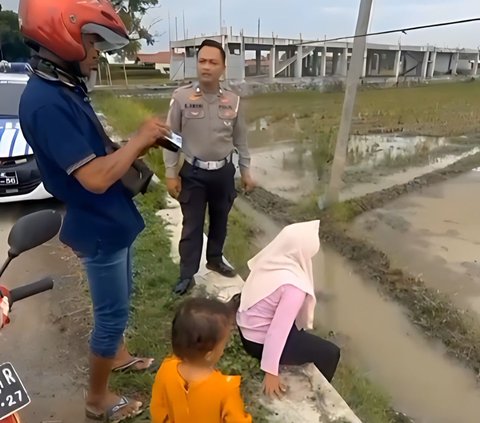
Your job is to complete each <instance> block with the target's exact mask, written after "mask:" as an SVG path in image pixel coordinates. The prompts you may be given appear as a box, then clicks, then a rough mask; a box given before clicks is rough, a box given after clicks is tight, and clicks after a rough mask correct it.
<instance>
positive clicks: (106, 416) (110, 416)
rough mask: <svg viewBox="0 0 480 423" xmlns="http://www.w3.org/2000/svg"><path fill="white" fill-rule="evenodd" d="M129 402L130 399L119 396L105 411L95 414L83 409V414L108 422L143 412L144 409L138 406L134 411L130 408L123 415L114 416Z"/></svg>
mask: <svg viewBox="0 0 480 423" xmlns="http://www.w3.org/2000/svg"><path fill="white" fill-rule="evenodd" d="M130 403H131V400H129V399H128V398H127V397H121V398H120V401H118V402H117V403H116V404H115V405H114V406H112V407H110V408H109V409H108V410H106V411H105V412H103V413H100V414H97V413H94V412H92V411H90V410H88V409H85V415H86V416H87V418H89V419H92V420H97V421H103V422H108V423H119V422H122V421H124V420H127V419H130V418H132V417H136V416H139V415H140V414H142V413H143V411H144V410H143V408H140V409H138V410H135V411H133V410H132V411H131V412H130V413H129V414H127V415H125V416H119V417H115V415H116V414H118V412H119V411H121V410H122V409H124V408H125V407H128V406H129V405H130Z"/></svg>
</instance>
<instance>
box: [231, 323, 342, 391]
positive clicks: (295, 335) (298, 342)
mask: <svg viewBox="0 0 480 423" xmlns="http://www.w3.org/2000/svg"><path fill="white" fill-rule="evenodd" d="M240 337H241V339H242V344H243V347H244V348H245V351H246V352H247V354H249V355H251V356H252V357H255V358H256V359H258V360H261V359H262V353H263V345H262V344H257V343H255V342H252V341H249V340H248V339H245V338H244V337H243V335H242V332H241V331H240ZM339 360H340V348H338V347H337V346H336V345H335V344H333V343H332V342H330V341H326V340H325V339H322V338H320V337H319V336H315V335H312V334H311V333H308V332H305V331H303V330H301V331H300V330H298V329H297V327H296V326H295V325H294V326H293V327H292V330H291V331H290V334H289V335H288V338H287V342H286V343H285V348H284V349H283V353H282V356H281V357H280V364H283V365H295V366H299V365H302V364H307V363H313V364H315V366H316V367H317V369H318V370H319V371H320V372H321V373H322V374H323V376H325V378H326V379H327V380H328V381H329V382H331V381H332V379H333V375H334V374H335V370H336V369H337V365H338V362H339Z"/></svg>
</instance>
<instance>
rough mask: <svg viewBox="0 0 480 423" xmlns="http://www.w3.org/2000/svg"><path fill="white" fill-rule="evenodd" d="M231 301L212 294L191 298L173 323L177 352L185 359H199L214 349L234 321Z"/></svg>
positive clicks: (174, 350)
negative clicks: (224, 301)
mask: <svg viewBox="0 0 480 423" xmlns="http://www.w3.org/2000/svg"><path fill="white" fill-rule="evenodd" d="M232 320H233V314H232V308H231V307H230V306H229V304H226V303H223V302H221V301H219V300H216V299H211V298H200V297H198V298H190V299H188V300H186V301H185V302H184V303H182V305H181V306H180V307H179V309H178V310H177V312H176V314H175V317H174V319H173V323H172V347H173V353H174V354H175V355H176V356H177V357H178V358H180V359H182V360H191V361H195V360H199V359H202V358H203V357H204V356H205V354H207V353H208V352H209V351H212V350H213V349H214V348H215V346H216V345H217V344H218V343H219V342H220V341H221V340H222V338H223V337H224V336H225V331H226V330H227V329H228V328H229V326H230V325H231V324H232Z"/></svg>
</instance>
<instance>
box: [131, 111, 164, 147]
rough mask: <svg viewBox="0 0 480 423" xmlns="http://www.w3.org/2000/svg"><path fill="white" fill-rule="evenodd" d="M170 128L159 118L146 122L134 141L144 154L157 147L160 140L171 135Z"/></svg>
mask: <svg viewBox="0 0 480 423" xmlns="http://www.w3.org/2000/svg"><path fill="white" fill-rule="evenodd" d="M170 132H171V131H170V128H169V127H168V125H166V124H165V122H163V121H161V120H160V119H159V118H157V117H152V118H149V119H147V120H145V121H144V122H143V123H142V125H141V126H140V128H139V129H138V131H137V134H136V135H135V137H133V138H132V141H134V142H138V143H139V145H140V147H141V150H142V152H144V151H145V150H148V149H149V148H151V147H154V146H156V144H157V142H158V140H159V139H162V138H165V137H168V136H169V135H170Z"/></svg>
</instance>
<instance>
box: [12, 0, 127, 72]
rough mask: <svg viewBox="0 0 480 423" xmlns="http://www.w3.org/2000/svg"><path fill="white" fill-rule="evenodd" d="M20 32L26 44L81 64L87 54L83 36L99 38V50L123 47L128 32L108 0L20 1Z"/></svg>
mask: <svg viewBox="0 0 480 423" xmlns="http://www.w3.org/2000/svg"><path fill="white" fill-rule="evenodd" d="M18 20H19V24H20V32H21V33H22V35H23V36H24V37H25V40H26V43H27V44H28V45H29V46H30V47H32V48H33V49H34V50H37V51H38V49H39V48H40V47H43V48H45V49H47V50H49V51H50V52H52V53H54V54H55V55H56V56H58V57H59V58H60V59H62V60H64V61H65V62H70V63H71V62H81V61H82V60H83V59H85V56H86V52H85V48H84V46H83V40H82V36H83V35H84V34H96V35H98V36H99V37H100V38H101V41H99V42H98V43H97V45H96V47H97V49H98V50H100V51H110V50H116V49H119V48H122V47H125V46H126V45H127V44H128V43H129V38H128V31H127V29H126V28H125V25H124V23H123V21H122V20H121V19H120V17H119V16H118V14H117V13H116V11H115V9H114V8H113V6H112V3H111V2H110V0H20V4H19V10H18Z"/></svg>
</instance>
